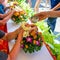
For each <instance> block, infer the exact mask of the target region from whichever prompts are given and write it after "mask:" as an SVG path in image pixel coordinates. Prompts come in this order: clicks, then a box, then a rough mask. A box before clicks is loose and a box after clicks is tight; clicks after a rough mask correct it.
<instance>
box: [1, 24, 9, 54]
mask: <svg viewBox="0 0 60 60" xmlns="http://www.w3.org/2000/svg"><path fill="white" fill-rule="evenodd" d="M0 30H2V31H4V32H7V25H2V26H0ZM0 50H2V51H5V52H6V53H9V48H8V41H6V40H0Z"/></svg>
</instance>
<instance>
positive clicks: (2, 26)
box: [0, 0, 15, 53]
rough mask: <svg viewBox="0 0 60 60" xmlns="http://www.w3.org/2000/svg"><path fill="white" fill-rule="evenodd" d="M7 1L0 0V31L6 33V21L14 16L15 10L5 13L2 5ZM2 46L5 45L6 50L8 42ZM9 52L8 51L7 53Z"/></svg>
mask: <svg viewBox="0 0 60 60" xmlns="http://www.w3.org/2000/svg"><path fill="white" fill-rule="evenodd" d="M6 1H8V0H0V30H2V31H4V32H7V24H6V23H7V21H8V20H9V19H10V18H11V16H12V15H13V14H14V12H15V10H13V9H12V10H11V9H10V10H9V12H7V13H5V8H4V3H7V2H6ZM3 42H4V44H6V45H7V48H8V41H6V40H5V41H4V40H3ZM1 48H2V47H0V49H1ZM8 52H9V49H8V51H7V53H8Z"/></svg>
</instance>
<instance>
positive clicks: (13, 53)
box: [9, 30, 23, 60]
mask: <svg viewBox="0 0 60 60" xmlns="http://www.w3.org/2000/svg"><path fill="white" fill-rule="evenodd" d="M22 38H23V30H20V33H19V35H18V38H17V41H16V43H15V45H14V47H13V49H12V50H11V52H10V54H9V56H10V59H11V60H15V59H16V57H17V55H18V53H19V51H20V45H21V44H20V42H21V40H22Z"/></svg>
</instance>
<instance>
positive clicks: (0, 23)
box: [0, 10, 15, 25]
mask: <svg viewBox="0 0 60 60" xmlns="http://www.w3.org/2000/svg"><path fill="white" fill-rule="evenodd" d="M14 12H15V11H13V10H12V11H11V12H9V13H7V14H6V15H7V16H6V15H4V17H5V16H6V17H5V18H3V20H0V25H5V24H6V22H7V21H8V20H9V19H10V18H11V16H12V15H13V13H14ZM8 14H9V15H8ZM2 16H3V15H2Z"/></svg>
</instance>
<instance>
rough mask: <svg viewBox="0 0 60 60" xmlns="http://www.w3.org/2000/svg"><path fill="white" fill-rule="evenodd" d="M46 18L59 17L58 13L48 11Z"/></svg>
mask: <svg viewBox="0 0 60 60" xmlns="http://www.w3.org/2000/svg"><path fill="white" fill-rule="evenodd" d="M47 17H60V11H48V12H47Z"/></svg>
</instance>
